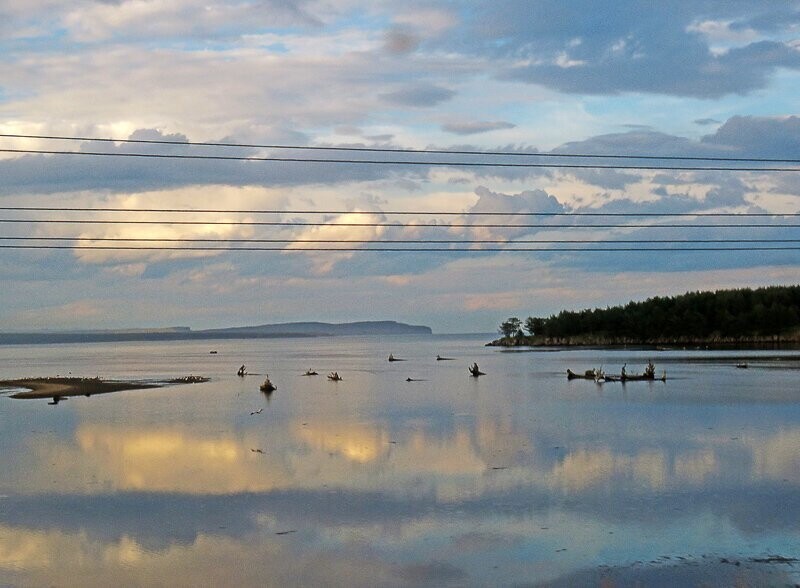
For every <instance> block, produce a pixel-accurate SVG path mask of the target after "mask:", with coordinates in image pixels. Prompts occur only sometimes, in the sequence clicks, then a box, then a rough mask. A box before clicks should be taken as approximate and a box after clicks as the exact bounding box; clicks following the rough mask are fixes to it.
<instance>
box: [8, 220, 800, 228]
mask: <svg viewBox="0 0 800 588" xmlns="http://www.w3.org/2000/svg"><path fill="white" fill-rule="evenodd" d="M0 223H10V224H20V223H22V224H36V223H40V224H68V225H69V224H72V225H223V226H267V227H395V228H412V229H453V228H462V229H464V228H466V229H469V228H492V229H614V228H616V229H629V228H650V229H660V228H671V229H687V228H688V229H694V228H698V229H700V228H764V229H783V228H800V224H797V223H783V224H770V223H694V224H676V223H663V224H652V223H650V224H642V223H638V224H636V223H628V224H620V223H613V224H612V223H604V224H590V225H567V224H541V223H538V224H533V223H528V224H507V223H473V224H470V223H448V224H436V225H431V224H424V225H420V224H408V223H405V224H404V223H388V222H374V223H372V222H370V223H366V222H365V223H361V222H338V223H328V222H307V221H243V220H235V221H234V220H231V221H221V220H207V221H203V220H185V221H179V220H129V219H126V220H105V219H52V218H47V219H30V218H25V219H20V218H13V219H11V218H4V219H0Z"/></svg>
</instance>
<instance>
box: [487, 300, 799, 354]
mask: <svg viewBox="0 0 800 588" xmlns="http://www.w3.org/2000/svg"><path fill="white" fill-rule="evenodd" d="M526 332H527V333H526ZM500 333H501V334H502V335H503V336H502V337H501V338H499V339H497V340H495V341H492V342H491V343H488V345H493V346H502V347H516V346H547V345H566V346H570V345H653V346H659V345H720V346H725V345H778V344H797V343H800V285H795V286H770V287H766V288H758V289H751V288H742V289H735V290H717V291H714V292H689V293H686V294H683V295H680V296H672V297H656V298H649V299H647V300H645V301H644V302H629V303H628V304H626V305H625V306H614V307H609V308H604V309H601V308H596V309H593V310H588V309H587V310H580V311H567V310H563V311H561V312H560V313H558V314H557V315H551V316H550V317H548V318H540V317H528V318H527V319H526V320H525V321H524V323H523V321H521V320H520V319H518V318H516V317H511V318H509V319H507V320H506V321H504V322H503V323H502V324H501V325H500Z"/></svg>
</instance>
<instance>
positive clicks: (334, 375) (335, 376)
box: [328, 372, 342, 382]
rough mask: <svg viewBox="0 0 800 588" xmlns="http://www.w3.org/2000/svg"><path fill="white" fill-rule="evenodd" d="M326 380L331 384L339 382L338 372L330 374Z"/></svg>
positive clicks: (340, 379) (340, 377)
mask: <svg viewBox="0 0 800 588" xmlns="http://www.w3.org/2000/svg"><path fill="white" fill-rule="evenodd" d="M328 379H329V380H331V381H332V382H341V381H342V376H340V375H339V372H331V373H329V374H328Z"/></svg>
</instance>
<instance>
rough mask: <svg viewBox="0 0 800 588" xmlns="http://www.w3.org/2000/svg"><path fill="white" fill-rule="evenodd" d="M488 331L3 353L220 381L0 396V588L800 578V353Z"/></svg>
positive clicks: (82, 370)
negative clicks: (561, 343)
mask: <svg viewBox="0 0 800 588" xmlns="http://www.w3.org/2000/svg"><path fill="white" fill-rule="evenodd" d="M486 340H487V337H466V336H463V337H461V336H460V337H455V336H451V337H448V336H432V337H419V338H412V337H390V338H377V337H360V338H357V337H336V338H315V339H300V340H298V339H265V340H242V341H187V342H164V343H161V342H152V343H122V344H107V343H99V344H81V345H33V346H4V347H0V378H3V379H7V378H13V377H24V376H54V375H57V374H58V375H62V376H65V375H68V374H71V375H73V376H90V377H93V376H100V377H103V378H132V379H159V378H168V377H177V376H185V375H188V374H195V375H204V376H209V377H210V378H211V381H210V382H208V383H204V384H193V385H185V386H173V387H165V388H161V389H155V390H141V391H127V392H117V393H112V394H107V395H100V396H93V397H91V398H84V397H77V398H71V399H68V400H65V401H62V402H60V403H59V404H58V405H55V406H50V405H48V404H47V401H46V400H15V399H11V398H9V397H8V395H7V394H3V395H0V448H2V451H1V452H0V585H7V584H8V585H23V586H26V585H34V586H40V585H59V586H108V585H115V586H128V585H164V586H183V585H186V586H196V585H220V586H227V585H237V586H263V585H269V586H311V585H342V586H406V585H434V586H442V585H520V584H522V585H525V584H531V585H536V584H539V583H544V584H547V585H582V584H585V585H595V584H598V583H600V582H606V583H609V582H612V583H617V584H618V585H628V584H632V583H635V582H644V583H645V584H646V585H659V584H660V585H675V584H676V583H677V584H684V583H696V582H698V581H703V582H707V583H709V584H711V585H730V584H732V583H736V582H740V583H742V582H743V583H744V585H748V584H755V585H765V584H766V585H778V586H780V585H790V586H791V585H794V584H796V583H798V582H800V563H797V562H790V561H783V560H781V559H777V558H776V556H779V557H781V558H798V557H800V353H798V352H780V353H774V352H763V351H754V352H743V351H737V352H729V351H725V352H715V351H677V350H676V351H641V350H613V351H611V350H549V351H544V350H538V351H519V350H501V349H495V348H487V347H484V346H483V343H485V342H486ZM212 349H213V350H217V351H218V353H217V354H214V355H211V354H209V351H210V350H212ZM389 353H393V354H394V355H395V356H396V357H402V358H405V359H406V360H407V361H404V362H394V363H389V362H387V361H386V358H387V356H388V355H389ZM437 354H441V355H442V356H447V357H452V358H455V359H454V360H453V361H439V362H437V361H435V359H434V358H435V356H436V355H437ZM648 358H651V359H652V360H653V362H654V363H655V364H656V368H657V372H658V374H659V375H660V374H661V371H662V370H663V369H665V370H666V371H667V377H668V379H667V381H666V382H665V383H662V382H631V383H628V384H625V385H622V384H620V383H606V384H604V385H597V384H595V383H594V382H591V381H584V380H573V381H567V379H566V376H565V373H566V369H567V368H568V367H569V368H571V369H573V370H574V371H580V372H583V371H584V370H586V369H589V368H594V367H599V366H600V365H602V366H603V368H604V369H605V370H606V371H607V372H609V373H618V372H619V369H620V368H621V366H622V365H623V364H624V363H627V370H628V373H632V372H637V371H641V370H642V369H643V368H644V366H645V364H646V363H647V360H648ZM744 358H746V361H747V363H748V365H749V368H748V369H736V367H735V364H736V363H737V362H738V361H745V359H744ZM473 361H476V362H478V364H479V365H480V367H481V369H482V370H483V371H485V372H486V373H487V375H486V376H483V377H481V378H478V379H476V378H472V377H470V376H469V374H468V372H467V367H468V365H469V364H470V363H471V362H473ZM241 364H246V365H247V366H248V369H249V370H250V371H252V372H258V373H260V374H263V373H265V372H268V373H269V376H270V378H271V379H272V381H273V382H274V383H275V384H277V386H278V390H277V391H276V392H274V393H273V394H272V395H271V396H270V397H267V396H265V395H264V394H262V393H261V392H260V391H259V389H258V387H259V385H260V383H261V382H262V381H263V376H259V375H252V376H248V377H245V378H239V377H237V376H236V370H237V369H238V367H239V366H240V365H241ZM308 368H314V369H316V370H317V371H318V372H319V373H320V375H319V376H317V377H303V376H301V374H302V373H303V372H305V370H306V369H308ZM332 370H336V371H338V372H339V374H340V375H341V376H342V377H343V378H344V380H343V381H341V382H330V381H328V380H327V379H326V378H325V374H327V373H328V372H329V371H332ZM407 377H411V378H414V379H418V380H420V381H414V382H406V381H405V380H406V378H407ZM251 413H255V414H251ZM759 560H765V561H759Z"/></svg>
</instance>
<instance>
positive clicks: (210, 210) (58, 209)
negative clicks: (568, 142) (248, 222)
mask: <svg viewBox="0 0 800 588" xmlns="http://www.w3.org/2000/svg"><path fill="white" fill-rule="evenodd" d="M2 210H5V211H18V212H126V213H131V212H146V213H170V214H172V213H184V214H190V213H191V214H194V213H198V214H209V213H213V214H304V215H306V214H326V215H345V214H352V215H368V214H383V215H387V216H395V215H405V216H412V215H413V216H545V217H550V216H552V217H559V216H564V217H570V216H576V217H721V218H722V217H734V218H735V217H741V218H751V217H800V212H785V213H784V212H777V213H776V212H582V211H576V212H498V211H491V212H480V211H465V212H454V211H423V210H372V211H371V210H278V209H224V208H124V207H111V206H105V207H79V206H70V207H52V206H0V211H2Z"/></svg>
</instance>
